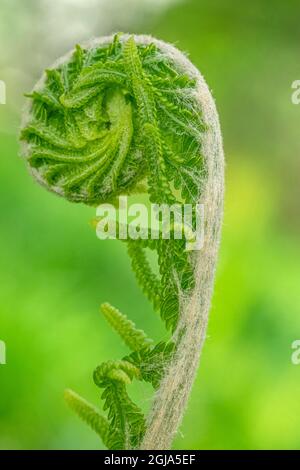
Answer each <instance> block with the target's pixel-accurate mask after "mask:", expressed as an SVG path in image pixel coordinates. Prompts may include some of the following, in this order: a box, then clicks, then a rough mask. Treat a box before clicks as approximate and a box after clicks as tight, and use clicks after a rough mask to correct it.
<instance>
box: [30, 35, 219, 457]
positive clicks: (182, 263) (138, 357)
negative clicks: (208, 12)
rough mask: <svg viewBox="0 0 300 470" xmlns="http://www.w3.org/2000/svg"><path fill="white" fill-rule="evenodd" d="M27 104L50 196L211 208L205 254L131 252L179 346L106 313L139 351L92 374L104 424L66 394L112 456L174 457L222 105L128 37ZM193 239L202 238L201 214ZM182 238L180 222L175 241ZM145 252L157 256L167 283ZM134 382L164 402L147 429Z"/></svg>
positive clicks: (211, 249) (89, 49) (159, 53)
mask: <svg viewBox="0 0 300 470" xmlns="http://www.w3.org/2000/svg"><path fill="white" fill-rule="evenodd" d="M27 98H28V104H27V108H26V110H25V113H24V120H23V125H22V131H21V141H22V155H23V157H24V158H25V160H26V163H27V166H28V167H29V170H30V172H31V173H32V175H33V176H34V177H35V179H36V180H37V181H38V182H39V183H40V184H41V185H42V186H44V187H45V188H47V189H48V190H49V191H52V192H53V193H56V194H58V195H60V196H62V197H65V198H66V199H68V200H69V201H72V202H83V203H85V204H88V205H97V204H100V203H102V202H104V203H111V202H113V203H114V204H115V202H116V201H117V200H118V196H120V195H131V194H138V193H147V196H148V199H149V202H151V203H155V204H156V205H159V206H160V207H162V205H163V204H168V205H172V206H173V205H178V204H179V205H181V206H182V205H193V206H195V204H198V203H200V204H202V205H203V206H204V213H205V221H204V232H205V233H204V235H205V236H204V244H203V247H202V249H201V250H199V251H197V250H195V251H193V250H190V249H187V246H188V245H187V240H188V237H187V235H186V234H187V231H186V230H185V229H186V228H187V226H186V225H185V226H184V224H183V225H181V230H183V233H184V237H183V238H182V239H176V238H175V237H170V239H164V237H163V236H162V234H161V233H159V236H158V239H154V240H151V239H150V240H144V239H143V237H141V238H139V239H137V240H129V241H127V246H128V253H129V256H130V258H131V262H132V269H133V271H134V272H135V274H136V277H137V280H138V283H139V284H140V286H141V288H142V290H143V292H144V293H145V294H146V296H147V297H148V299H149V300H150V301H151V302H152V304H153V306H154V308H155V309H157V310H159V313H160V316H161V318H162V320H163V321H164V324H165V326H166V328H167V330H168V331H169V332H170V338H169V339H168V340H167V341H166V342H160V343H158V344H157V345H153V344H151V342H150V341H149V340H148V338H147V336H146V335H145V333H144V332H143V331H142V330H139V329H137V328H136V327H135V325H134V324H133V323H132V322H131V321H130V320H129V319H128V318H127V317H126V316H125V315H123V314H122V313H120V312H119V311H118V310H117V309H115V308H114V307H112V306H111V305H110V304H103V305H102V312H103V314H104V316H105V318H106V319H107V320H108V322H109V323H110V324H111V326H112V327H113V328H114V329H115V331H116V332H117V333H118V334H119V335H120V336H121V338H122V339H123V341H124V342H125V344H126V345H127V346H128V347H129V349H130V350H131V351H130V353H129V355H127V356H126V357H124V358H123V360H120V361H117V360H114V361H108V362H105V363H103V364H101V365H100V366H99V367H97V368H96V370H95V372H94V381H95V384H96V385H97V387H99V388H100V389H101V390H102V400H103V401H104V410H105V411H106V414H107V418H102V417H101V416H100V415H99V414H98V413H97V412H96V411H95V409H94V408H93V407H92V406H91V405H89V404H88V403H87V402H85V401H84V400H83V399H81V398H80V397H79V396H77V395H76V394H74V392H67V393H66V399H67V401H68V403H69V404H70V406H71V407H72V408H73V409H74V410H75V411H76V412H77V413H78V414H79V415H80V416H81V417H82V418H83V420H84V421H86V422H88V423H89V424H90V425H91V426H92V427H93V429H95V430H96V432H98V434H99V435H100V436H101V437H102V439H103V442H104V443H105V444H106V445H107V447H109V448H110V449H132V448H140V449H167V448H169V447H170V446H171V444H172V441H173V438H174V437H175V435H176V432H177V430H178V428H179V426H180V423H181V420H182V417H183V413H184V410H185V408H186V404H187V400H188V397H189V393H190V390H191V387H192V384H193V381H194V377H195V373H196V370H197V367H198V362H199V356H200V352H201V349H202V346H203V342H204V339H205V334H206V327H207V321H208V313H209V309H210V300H211V294H212V290H213V280H214V272H215V266H216V260H217V253H218V245H219V239H220V229H221V220H222V208H223V176H224V164H223V149H222V139H221V132H220V127H219V121H218V115H217V111H216V108H215V104H214V101H213V98H212V96H211V94H210V92H209V89H208V87H207V85H206V83H205V81H204V79H203V77H202V75H201V74H200V72H199V71H198V70H197V69H196V68H195V67H194V66H193V65H192V64H191V62H190V61H189V60H188V59H187V58H186V57H185V56H184V55H183V54H182V53H181V52H179V51H178V50H177V49H176V48H174V47H173V46H171V45H170V44H166V43H164V42H162V41H158V40H156V39H154V38H151V37H149V36H138V35H135V36H129V35H126V34H118V35H115V36H110V37H104V38H100V39H98V40H97V41H92V42H91V43H88V44H86V45H85V46H76V48H75V50H74V51H73V53H71V54H68V55H66V56H65V57H63V58H61V59H60V60H59V61H58V62H57V64H55V65H54V66H53V68H52V69H51V70H47V71H46V72H45V74H44V75H43V77H42V79H41V80H40V81H39V82H38V84H37V85H36V86H35V87H34V90H33V91H32V92H31V93H30V94H29V95H27ZM188 227H189V230H192V229H193V230H195V228H196V215H195V213H194V212H193V213H192V221H191V225H189V226H188ZM177 228H178V225H177ZM175 229H176V223H175V222H174V223H173V222H172V224H171V230H170V232H171V233H173V232H174V231H175ZM118 230H119V228H118ZM117 238H122V237H119V236H118V235H117ZM146 249H151V250H153V251H154V252H155V253H156V255H157V263H158V269H157V272H158V274H155V272H154V271H153V270H152V268H151V265H150V263H149V261H148V258H147V256H146ZM133 379H136V380H139V381H144V382H148V383H151V384H152V385H153V387H154V389H155V390H156V393H155V396H154V400H153V403H152V408H151V411H150V413H149V415H148V417H147V419H145V417H144V416H143V413H142V411H141V409H140V408H139V407H138V406H137V405H136V404H134V403H133V402H132V400H131V399H130V397H129V395H128V393H127V388H126V387H127V385H129V384H130V383H131V382H132V381H133Z"/></svg>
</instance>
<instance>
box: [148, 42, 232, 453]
mask: <svg viewBox="0 0 300 470" xmlns="http://www.w3.org/2000/svg"><path fill="white" fill-rule="evenodd" d="M159 47H160V48H161V49H163V50H164V51H165V52H166V53H167V54H170V55H171V56H172V58H173V59H174V58H175V60H176V61H178V63H179V65H180V66H181V67H182V68H183V69H184V70H186V71H187V72H188V73H191V74H193V75H195V76H196V79H197V99H198V102H199V106H200V108H201V110H202V114H203V120H204V123H205V124H206V126H207V129H208V130H207V132H205V133H204V134H203V140H202V153H203V155H204V158H205V164H206V170H207V171H206V175H207V176H206V181H205V182H204V191H203V192H202V197H201V200H200V201H199V202H200V203H202V204H204V208H205V241H204V246H203V248H202V250H200V251H198V252H196V257H197V259H195V263H196V267H195V279H196V284H195V288H194V290H193V292H192V294H191V296H190V298H189V299H184V298H182V299H181V305H180V316H179V322H178V325H177V328H176V331H175V333H174V336H173V341H174V342H175V345H176V353H175V355H174V357H173V359H172V361H171V363H170V364H169V366H168V368H167V370H166V372H165V375H164V378H163V379H162V381H161V384H160V387H159V389H158V391H157V392H156V395H155V398H154V401H153V405H152V410H151V412H150V415H149V418H148V423H147V430H146V434H145V437H144V439H143V441H142V444H141V449H151V450H156V449H157V450H162V449H169V448H170V446H171V444H172V441H173V439H174V437H175V435H176V433H177V430H178V428H179V426H180V424H181V421H182V418H183V414H184V411H185V408H186V406H187V402H188V398H189V395H190V391H191V388H192V385H193V382H194V378H195V374H196V371H197V368H198V364H199V359H200V354H201V351H202V347H203V343H204V340H205V336H206V329H207V323H208V314H209V309H210V303H211V296H212V291H213V282H214V274H215V267H216V261H217V254H218V247H219V240H220V231H221V222H222V215H223V198H224V196H223V193H224V156H223V146H222V137H221V131H220V125H219V119H218V114H217V111H216V107H215V103H214V100H213V98H212V96H211V93H210V91H209V89H208V87H207V85H206V83H205V81H204V79H203V77H202V75H201V74H200V73H199V72H198V70H197V69H195V68H194V67H193V65H192V64H191V63H190V62H189V61H188V60H187V59H186V58H185V57H184V56H183V55H182V54H181V53H180V52H179V51H178V50H177V49H175V48H174V47H172V46H170V45H166V44H164V43H162V42H159ZM199 184H200V182H199ZM201 184H203V181H202V180H201Z"/></svg>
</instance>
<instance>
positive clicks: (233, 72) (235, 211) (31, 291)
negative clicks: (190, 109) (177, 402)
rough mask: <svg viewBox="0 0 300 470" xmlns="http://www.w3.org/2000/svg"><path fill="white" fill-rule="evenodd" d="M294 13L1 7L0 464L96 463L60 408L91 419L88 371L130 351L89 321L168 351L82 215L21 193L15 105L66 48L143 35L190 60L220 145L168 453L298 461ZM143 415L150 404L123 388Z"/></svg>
mask: <svg viewBox="0 0 300 470" xmlns="http://www.w3.org/2000/svg"><path fill="white" fill-rule="evenodd" d="M299 15H300V4H299V1H298V0H289V1H288V2H282V1H280V0H273V1H272V2H270V1H269V0H253V1H251V2H244V3H243V4H241V2H239V1H237V0H226V1H225V0H223V1H222V0H177V1H176V0H26V2H24V1H22V0H0V79H1V80H4V81H5V82H6V85H7V104H6V105H0V192H1V196H0V217H1V231H0V246H1V258H0V263H1V267H0V339H2V340H4V341H5V342H6V345H7V365H5V366H0V448H1V449H97V448H101V443H99V441H98V438H97V437H96V436H95V435H93V433H92V432H91V431H90V430H89V429H88V428H86V427H85V425H84V424H83V423H82V422H81V421H80V420H79V419H78V418H77V417H76V416H75V415H73V414H72V413H71V412H70V410H69V409H68V408H67V406H66V405H65V403H64V401H63V397H62V396H63V390H64V388H65V387H72V388H73V389H75V390H76V391H78V392H79V393H80V394H82V395H83V396H85V397H86V398H88V399H89V400H90V401H92V402H94V403H95V404H99V393H98V390H97V389H96V387H95V386H94V385H93V382H92V371H93V369H94V368H95V366H97V365H98V364H99V363H100V362H101V361H103V360H107V359H112V358H119V357H121V356H122V355H124V354H125V353H126V352H127V350H126V349H125V347H123V346H122V345H121V343H120V341H119V338H118V337H117V336H115V335H114V333H113V332H112V331H111V330H110V328H109V327H108V326H107V325H106V323H105V321H104V319H103V318H101V316H100V314H99V304H100V303H101V302H103V301H106V300H109V301H112V303H113V304H114V305H116V306H118V307H119V308H120V309H121V310H123V311H124V312H126V313H128V314H129V315H130V316H131V318H133V319H134V320H135V321H136V323H137V324H138V325H141V326H144V328H145V330H146V331H147V332H148V333H149V334H150V335H152V336H153V337H154V338H156V339H159V338H162V337H166V334H165V332H164V331H163V329H162V326H161V323H160V320H159V319H158V317H157V316H156V315H155V314H154V313H153V312H152V310H151V307H150V305H149V304H148V302H147V301H146V300H145V299H144V297H143V295H142V294H141V292H140V291H139V289H138V287H137V285H136V283H135V279H134V276H133V274H132V273H131V271H130V265H129V260H128V259H127V256H126V252H125V249H124V247H123V245H121V243H118V242H115V241H109V242H106V241H105V242H100V241H99V240H98V239H97V238H96V235H95V232H94V231H93V229H92V228H91V225H90V220H91V218H92V217H93V216H94V210H93V209H89V208H86V207H83V206H80V205H72V204H70V203H68V202H66V201H64V200H63V199H60V198H57V197H56V196H54V195H52V194H50V193H47V192H45V191H44V190H43V189H42V188H40V187H39V186H38V185H37V184H35V183H33V181H32V180H31V178H30V176H29V175H28V174H27V171H26V168H25V165H24V163H23V162H22V160H21V159H20V158H19V157H18V128H19V123H20V115H21V108H22V105H23V103H24V98H23V96H22V95H23V93H24V92H26V91H29V90H30V89H31V87H32V85H33V84H34V82H35V81H36V80H37V79H38V78H39V75H40V73H41V71H42V70H43V69H44V68H45V67H47V66H49V65H51V63H52V62H53V61H54V60H55V59H56V58H57V57H58V56H60V55H61V54H63V53H65V52H66V51H67V50H68V49H70V48H72V47H73V45H74V44H75V43H77V42H81V41H84V40H86V39H88V38H90V37H91V36H97V35H103V34H106V33H110V32H115V31H126V32H127V31H129V32H136V33H142V32H143V33H150V34H153V35H154V36H156V37H158V38H160V39H163V40H165V41H170V42H172V43H174V44H176V45H177V46H178V47H179V48H180V49H182V50H184V51H186V52H188V54H189V56H190V59H191V60H192V61H193V62H194V63H195V64H196V65H197V66H198V67H199V68H200V70H201V71H202V73H203V74H204V76H205V77H206V79H207V81H208V83H209V85H210V87H211V88H212V90H213V93H214V96H215V99H216V102H217V106H218V110H219V113H220V119H221V125H222V128H223V134H224V146H225V153H226V162H227V167H226V204H225V221H224V228H223V239H222V246H221V253H220V262H219V266H218V272H217V281H216V288H215V293H214V298H213V306H212V310H211V316H210V323H209V330H208V339H207V341H206V344H205V347H204V352H203V356H202V360H201V367H200V369H199V373H198V376H197V380H196V383H195V386H194V389H193V393H192V396H191V400H190V403H189V408H188V410H187V413H186V416H185V419H184V422H183V424H182V426H181V430H180V433H179V435H178V437H177V439H176V441H175V444H174V447H175V448H177V449H285V448H289V449H290V448H300V427H299V417H300V399H299V396H300V365H299V366H298V367H297V366H296V365H293V364H292V362H291V353H292V349H291V344H292V342H293V341H294V340H296V339H299V338H300V243H299V235H300V208H299V196H300V189H299V186H300V183H299V176H300V159H299V157H300V136H299V128H300V126H299V123H300V105H299V106H296V105H293V104H292V102H291V93H292V90H291V84H292V82H293V81H294V80H296V79H300V60H299V57H300V55H299V47H300V46H299V45H300V28H299ZM132 394H133V395H135V396H137V398H138V400H139V403H140V404H141V406H143V407H145V408H147V407H148V406H149V403H150V398H151V391H150V389H147V388H144V387H139V386H137V387H133V389H132Z"/></svg>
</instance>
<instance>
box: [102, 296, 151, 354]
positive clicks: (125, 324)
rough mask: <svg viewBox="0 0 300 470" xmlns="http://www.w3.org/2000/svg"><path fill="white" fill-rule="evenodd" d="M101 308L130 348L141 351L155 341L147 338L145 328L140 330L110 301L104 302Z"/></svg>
mask: <svg viewBox="0 0 300 470" xmlns="http://www.w3.org/2000/svg"><path fill="white" fill-rule="evenodd" d="M101 310H102V313H103V315H104V316H105V318H106V320H107V321H108V323H109V324H110V325H111V326H112V327H113V328H114V330H115V331H116V332H117V333H118V334H119V335H120V337H121V338H122V340H123V341H124V343H125V344H126V346H128V348H129V349H131V350H132V351H139V350H140V349H147V348H149V347H150V345H151V344H152V342H153V341H152V340H151V339H149V338H147V336H146V335H145V333H144V332H143V330H138V329H137V328H136V327H135V324H134V323H133V322H132V321H131V320H129V319H128V318H127V317H126V315H124V314H123V313H121V312H120V311H119V310H118V309H116V308H115V307H113V306H112V305H110V304H109V303H105V304H102V305H101Z"/></svg>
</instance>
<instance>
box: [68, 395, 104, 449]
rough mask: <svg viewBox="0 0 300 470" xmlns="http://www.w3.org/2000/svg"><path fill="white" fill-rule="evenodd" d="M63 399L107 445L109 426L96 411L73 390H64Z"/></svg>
mask: <svg viewBox="0 0 300 470" xmlns="http://www.w3.org/2000/svg"><path fill="white" fill-rule="evenodd" d="M64 397H65V400H66V402H67V403H68V405H69V406H70V408H71V409H72V410H74V411H75V413H76V414H77V415H78V416H79V417H80V418H81V419H82V420H83V421H85V422H86V423H87V424H88V425H89V426H90V427H91V428H92V429H93V431H95V432H96V433H97V434H98V436H99V437H100V438H101V440H102V441H103V443H104V444H105V445H108V435H109V424H108V421H107V419H106V418H104V417H103V416H101V414H100V413H99V411H98V409H97V408H95V407H94V406H93V405H91V404H90V403H89V402H87V401H86V400H85V399H84V398H82V397H81V396H80V395H78V394H77V393H75V392H73V390H65V393H64Z"/></svg>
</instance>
